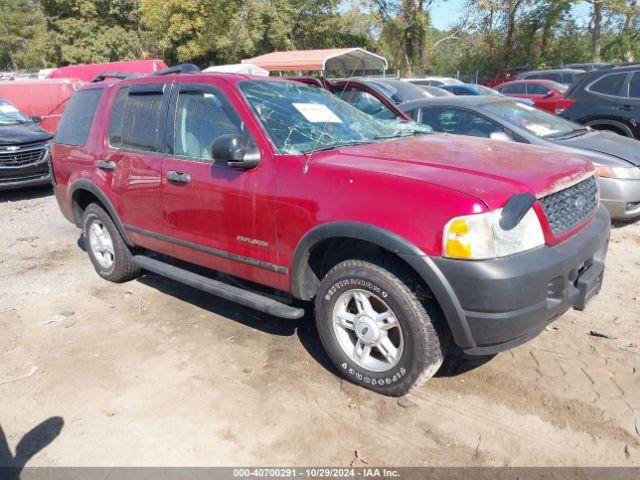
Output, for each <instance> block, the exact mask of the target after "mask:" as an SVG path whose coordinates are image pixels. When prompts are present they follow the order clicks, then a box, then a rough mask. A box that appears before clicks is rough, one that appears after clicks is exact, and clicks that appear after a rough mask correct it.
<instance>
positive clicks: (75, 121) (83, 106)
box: [55, 88, 103, 147]
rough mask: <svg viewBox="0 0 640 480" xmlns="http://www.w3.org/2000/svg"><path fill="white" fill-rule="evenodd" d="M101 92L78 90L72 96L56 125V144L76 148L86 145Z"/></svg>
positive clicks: (97, 89)
mask: <svg viewBox="0 0 640 480" xmlns="http://www.w3.org/2000/svg"><path fill="white" fill-rule="evenodd" d="M102 91H103V89H101V88H94V89H91V90H80V91H78V92H76V93H74V94H73V96H72V97H71V100H69V104H68V105H67V108H65V110H64V113H63V114H62V118H61V119H60V123H59V124H58V131H57V132H56V140H55V141H56V143H63V144H65V145H75V146H78V147H81V146H83V145H84V144H85V143H87V136H88V135H89V130H90V129H91V124H92V123H93V117H94V116H95V114H96V108H97V107H98V102H99V101H100V97H101V96H102Z"/></svg>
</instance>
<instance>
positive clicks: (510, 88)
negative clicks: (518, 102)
mask: <svg viewBox="0 0 640 480" xmlns="http://www.w3.org/2000/svg"><path fill="white" fill-rule="evenodd" d="M501 92H502V93H507V94H508V93H511V94H516V95H518V94H525V93H527V87H526V85H525V84H524V83H513V84H511V85H505V86H504V87H502V90H501Z"/></svg>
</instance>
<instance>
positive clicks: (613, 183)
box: [598, 177, 640, 220]
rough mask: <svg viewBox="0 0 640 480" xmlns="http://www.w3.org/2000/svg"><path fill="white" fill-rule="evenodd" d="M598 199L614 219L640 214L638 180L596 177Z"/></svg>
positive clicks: (639, 186) (628, 218) (626, 218)
mask: <svg viewBox="0 0 640 480" xmlns="http://www.w3.org/2000/svg"><path fill="white" fill-rule="evenodd" d="M598 184H599V185H600V201H601V202H602V204H603V205H604V206H605V207H606V208H607V210H609V214H610V215H611V218H613V219H614V220H630V219H632V218H636V217H639V216H640V180H622V179H617V178H604V177H600V178H598Z"/></svg>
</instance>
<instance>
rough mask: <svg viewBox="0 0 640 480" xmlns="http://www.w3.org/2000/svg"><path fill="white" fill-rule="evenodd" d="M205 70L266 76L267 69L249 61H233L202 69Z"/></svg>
mask: <svg viewBox="0 0 640 480" xmlns="http://www.w3.org/2000/svg"><path fill="white" fill-rule="evenodd" d="M204 71H205V72H219V73H242V74H245V75H259V76H262V77H268V76H269V71H268V70H265V69H264V68H260V67H258V66H257V65H253V64H251V63H233V64H229V65H214V66H211V67H208V68H205V69H204Z"/></svg>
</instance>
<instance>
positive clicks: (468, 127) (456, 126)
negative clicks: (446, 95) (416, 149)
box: [421, 108, 504, 138]
mask: <svg viewBox="0 0 640 480" xmlns="http://www.w3.org/2000/svg"><path fill="white" fill-rule="evenodd" d="M421 123H423V124H425V125H429V126H431V128H433V130H434V132H443V133H451V134H453V135H469V136H472V137H483V138H489V137H490V136H491V134H492V133H496V132H504V129H503V128H502V127H501V126H500V125H498V124H496V123H493V122H491V121H489V120H487V119H486V118H484V117H482V116H480V115H476V114H474V113H473V112H469V111H467V110H459V109H455V108H424V109H422V116H421Z"/></svg>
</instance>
